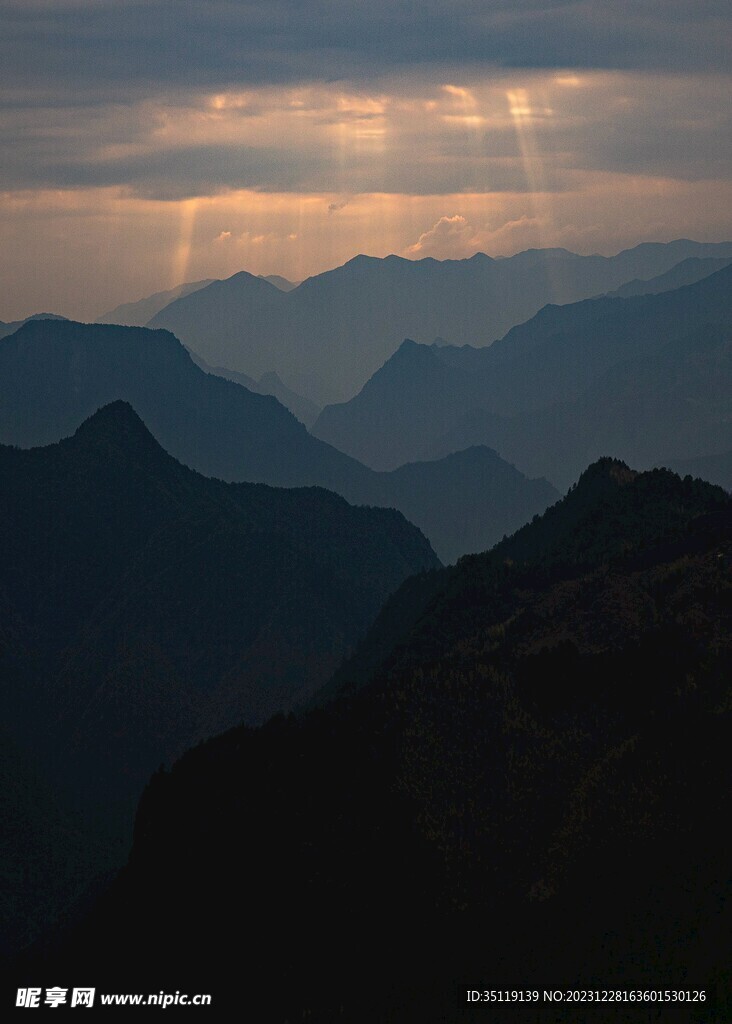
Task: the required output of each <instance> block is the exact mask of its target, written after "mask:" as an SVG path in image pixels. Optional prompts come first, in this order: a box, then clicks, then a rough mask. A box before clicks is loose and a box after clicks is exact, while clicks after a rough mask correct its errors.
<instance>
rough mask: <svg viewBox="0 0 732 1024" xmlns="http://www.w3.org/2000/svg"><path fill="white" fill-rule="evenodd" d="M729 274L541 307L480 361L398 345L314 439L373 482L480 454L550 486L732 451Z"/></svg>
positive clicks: (474, 352) (458, 351)
mask: <svg viewBox="0 0 732 1024" xmlns="http://www.w3.org/2000/svg"><path fill="white" fill-rule="evenodd" d="M731 336H732V266H727V267H725V268H723V269H722V270H719V271H717V272H716V273H714V274H711V275H709V276H708V277H705V278H704V279H703V280H700V281H698V282H696V283H695V284H692V285H688V286H686V287H684V288H679V289H675V290H673V291H669V292H664V293H662V294H658V295H644V296H635V297H629V298H614V299H613V298H606V297H602V298H595V299H589V300H584V301H582V302H579V303H574V304H570V305H566V306H547V307H545V308H544V309H542V310H541V311H540V312H539V313H538V314H537V315H536V316H535V317H533V318H532V319H531V320H529V321H527V323H525V324H522V325H520V326H518V327H515V328H513V329H512V330H511V331H509V333H508V334H507V335H506V336H505V338H503V339H502V340H500V341H498V342H496V343H495V344H494V345H492V346H491V347H490V348H487V349H476V348H472V347H470V346H465V347H463V348H455V347H444V346H431V347H426V346H419V345H415V344H414V343H411V342H405V343H404V344H403V345H402V347H401V348H400V349H399V351H398V352H397V353H396V354H395V355H394V356H393V357H392V358H391V359H390V360H389V361H387V363H386V364H385V365H384V366H383V367H382V368H381V369H380V370H379V371H378V373H377V374H375V375H374V377H373V378H372V379H371V380H370V381H369V382H368V383H367V384H366V386H365V387H364V388H363V389H362V390H361V392H360V393H359V394H358V395H357V396H356V397H355V398H354V399H352V400H351V401H350V402H347V403H344V404H342V405H336V406H330V407H326V408H325V409H324V410H323V412H322V413H321V415H320V417H319V418H318V420H317V421H316V423H315V424H314V426H313V433H315V434H316V435H317V436H318V437H321V438H322V439H323V440H326V441H328V442H329V443H331V444H333V445H335V446H336V447H338V448H340V449H341V450H342V451H345V452H347V453H349V454H351V455H353V456H354V457H356V458H359V459H361V460H363V461H364V462H367V463H368V464H369V465H371V466H373V467H375V468H377V469H390V468H392V467H393V466H395V465H398V464H399V463H400V462H404V461H408V460H413V459H418V458H426V457H428V456H429V455H432V456H433V457H440V456H443V455H445V454H446V452H448V451H450V450H459V449H461V448H464V447H466V446H468V445H474V444H486V445H489V446H490V447H493V448H495V449H496V450H497V451H498V452H499V453H500V454H501V455H502V456H503V457H504V458H506V459H508V460H509V461H510V462H513V463H515V464H516V466H518V467H519V468H520V469H521V470H523V471H524V472H526V473H528V474H530V475H541V476H546V477H547V478H548V479H550V480H552V481H553V482H554V483H555V484H557V485H558V486H560V487H566V486H568V485H569V483H571V481H572V479H574V478H575V477H576V475H577V473H578V472H580V470H581V468H582V466H583V465H586V464H587V463H588V462H589V461H592V460H593V459H595V458H598V457H599V456H600V455H601V454H602V453H603V452H607V451H611V452H613V453H615V454H617V455H618V456H622V457H626V458H628V459H631V461H634V462H635V463H636V464H640V465H642V466H652V465H655V464H657V463H658V462H659V461H661V460H662V459H665V458H670V457H671V456H675V457H676V458H684V457H692V456H696V455H704V454H707V453H712V452H715V451H720V450H724V449H725V448H726V447H727V446H729V445H730V444H731V443H732V435H731V433H730V432H731V430H732V428H731V427H730V421H729V415H728V408H729V405H728V396H729V393H730V388H731V386H732V376H731V375H730V338H731Z"/></svg>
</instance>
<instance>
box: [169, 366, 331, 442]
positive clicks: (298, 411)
mask: <svg viewBox="0 0 732 1024" xmlns="http://www.w3.org/2000/svg"><path fill="white" fill-rule="evenodd" d="M189 354H190V357H191V359H192V360H193V362H194V363H195V364H196V366H200V367H201V369H202V370H204V371H205V372H206V373H213V374H214V375H215V376H216V377H223V378H224V379H225V380H233V381H234V382H235V383H236V384H241V385H242V387H245V388H248V389H249V390H250V391H255V392H256V393H257V394H258V395H273V396H274V397H275V398H276V399H277V401H278V402H279V403H280V404H281V405H284V407H285V408H286V409H289V410H290V412H291V413H292V415H293V416H294V417H295V419H298V420H300V422H301V423H304V424H305V426H306V427H311V426H312V425H313V423H315V421H316V419H317V418H318V416H319V415H320V411H321V410H320V409H319V408H318V406H317V405H315V403H314V402H311V401H309V400H308V399H307V398H303V397H302V395H298V394H296V393H295V392H294V391H292V389H291V388H288V387H287V385H286V384H284V383H283V381H281V380H280V378H279V377H278V376H277V374H276V373H274V371H272V370H270V372H269V373H264V374H262V376H261V377H260V378H259V380H255V379H254V378H253V377H249V376H248V375H247V374H246V373H237V371H236V370H227V369H226V367H225V366H209V365H208V363H207V362H206V361H205V359H201V357H200V356H199V355H196V353H195V352H190V353H189Z"/></svg>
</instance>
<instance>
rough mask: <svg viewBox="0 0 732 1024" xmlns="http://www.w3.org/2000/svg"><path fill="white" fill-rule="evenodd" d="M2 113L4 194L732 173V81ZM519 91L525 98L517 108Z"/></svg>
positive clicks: (205, 95) (175, 99)
mask: <svg viewBox="0 0 732 1024" xmlns="http://www.w3.org/2000/svg"><path fill="white" fill-rule="evenodd" d="M382 85H383V88H382V89H381V90H380V91H379V92H377V93H374V92H372V91H365V92H363V93H357V92H354V91H353V90H352V89H351V88H346V87H345V86H344V85H343V83H339V82H334V83H330V84H319V85H309V86H305V85H299V86H297V87H295V88H290V87H281V86H277V87H274V86H273V87H261V88H256V89H255V88H250V89H248V90H246V91H242V90H240V89H234V88H229V89H224V90H219V91H216V92H199V91H190V92H187V93H185V94H181V95H176V96H166V95H160V96H155V97H146V98H144V99H142V100H140V101H139V102H137V101H136V102H134V103H130V104H128V105H125V104H109V105H98V106H93V107H86V106H84V105H83V104H80V105H71V104H69V105H66V106H63V105H58V104H57V105H54V106H50V107H48V106H44V105H40V106H37V107H29V106H28V105H27V104H25V103H15V104H13V103H12V101H10V100H8V101H6V104H5V107H4V109H3V108H0V131H1V132H2V136H3V143H4V145H3V147H2V149H1V150H0V189H5V190H13V189H27V188H62V189H73V188H91V187H94V188H99V187H115V186H116V187H119V188H120V189H122V190H125V191H128V192H131V193H133V194H135V195H140V196H146V197H149V198H166V199H169V200H176V199H180V198H186V197H200V196H212V195H219V194H222V193H225V192H227V191H235V190H238V189H249V188H253V189H262V190H265V191H269V192H280V191H293V192H303V193H321V194H322V193H323V192H328V193H335V194H336V198H335V199H334V200H333V202H332V203H331V204H330V206H331V209H330V213H336V212H338V210H340V209H343V207H344V205H345V204H346V203H347V202H349V201H350V197H352V196H354V195H357V194H359V193H364V192H369V193H373V192H384V193H401V194H413V195H436V194H452V193H455V192H471V193H477V192H483V193H495V192H503V191H509V192H514V191H524V192H530V191H536V190H537V189H540V190H546V191H549V192H553V193H554V192H560V191H564V190H566V189H567V188H571V187H573V181H572V175H573V174H574V173H576V172H578V171H594V170H605V171H617V172H620V173H628V174H633V175H638V174H643V175H653V176H664V177H673V178H680V179H685V180H690V181H695V180H701V179H704V178H706V179H709V178H714V177H716V178H722V179H726V178H728V177H729V168H730V166H732V110H731V109H730V107H729V103H728V102H727V99H728V96H729V91H730V88H732V77H730V76H729V75H713V76H677V75H663V76H659V75H629V74H623V73H620V72H612V73H610V72H593V73H590V72H583V73H582V74H579V73H574V74H572V75H568V74H567V73H566V72H561V73H555V72H533V73H531V74H527V73H521V74H519V73H518V72H514V73H504V74H502V75H498V74H497V73H494V74H493V75H491V76H487V77H485V78H482V79H480V80H478V79H472V80H471V81H470V87H469V88H468V87H467V86H462V85H455V84H453V83H447V85H449V88H448V87H446V86H445V85H444V84H443V85H440V84H435V83H434V82H432V81H428V80H425V79H424V78H420V77H416V76H415V75H412V76H411V77H409V78H406V79H404V80H401V79H400V80H394V81H389V82H384V83H382ZM517 97H521V102H520V103H519V102H518V101H517V99H516V98H517Z"/></svg>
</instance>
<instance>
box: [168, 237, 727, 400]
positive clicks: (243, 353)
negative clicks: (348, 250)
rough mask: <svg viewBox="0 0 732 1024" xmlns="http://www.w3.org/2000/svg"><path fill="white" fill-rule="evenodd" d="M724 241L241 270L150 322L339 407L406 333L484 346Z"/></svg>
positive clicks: (216, 358) (718, 253) (216, 362)
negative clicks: (277, 273) (271, 275)
mask: <svg viewBox="0 0 732 1024" xmlns="http://www.w3.org/2000/svg"><path fill="white" fill-rule="evenodd" d="M690 256H694V257H700V258H702V257H705V258H706V257H717V258H720V257H725V258H728V259H730V258H732V243H718V244H709V243H699V242H690V241H683V240H682V241H677V242H671V243H667V244H660V243H659V244H652V243H645V244H643V245H640V246H636V247H635V248H634V249H630V250H626V251H625V252H621V253H619V254H618V255H616V256H613V257H604V256H597V255H594V256H578V255H576V254H574V253H570V252H568V251H567V250H565V249H546V250H540V249H534V250H529V251H527V252H523V253H519V254H518V255H516V256H512V257H509V258H506V259H491V258H490V257H489V256H486V255H485V254H483V253H477V254H476V255H475V256H473V257H471V258H470V259H467V260H444V261H438V260H434V259H431V258H428V259H422V260H406V259H402V258H400V257H398V256H388V257H386V258H385V259H377V258H375V257H370V256H357V257H355V258H354V259H352V260H349V262H348V263H346V264H344V265H343V266H342V267H338V268H337V269H335V270H331V271H328V272H326V273H323V274H318V275H316V276H314V277H311V278H308V279H307V280H306V281H303V282H302V284H300V285H299V286H298V287H297V288H295V289H294V290H292V291H290V292H287V293H283V292H282V291H278V290H277V289H276V288H274V287H273V286H272V285H269V286H268V283H267V282H266V281H263V280H261V279H259V278H256V277H254V276H253V275H251V274H247V273H246V272H241V273H238V274H235V275H234V276H233V277H230V278H228V279H227V280H225V281H216V282H214V283H213V284H211V285H209V286H208V287H207V288H204V289H201V290H200V291H198V292H196V293H195V294H193V295H189V296H187V297H185V298H180V299H177V300H176V301H174V302H172V303H171V304H170V305H169V306H167V307H166V308H165V309H163V310H161V311H160V313H158V314H157V315H156V316H155V317H153V318H152V320H151V321H150V322H149V326H150V327H163V328H166V329H167V330H170V331H172V332H173V333H174V334H175V335H176V336H177V337H179V338H180V339H181V341H183V342H184V344H186V345H187V346H188V347H189V348H191V349H193V350H194V351H195V352H197V353H198V354H199V355H200V356H202V357H203V358H204V359H205V360H206V361H207V362H208V363H210V364H211V365H212V366H228V367H230V368H231V369H233V370H237V371H240V372H243V373H247V374H249V375H250V376H253V377H256V378H258V377H259V376H260V375H261V374H262V373H265V372H268V371H269V370H274V371H275V372H277V373H278V374H279V375H280V376H281V377H282V378H283V380H286V381H287V382H288V384H289V385H290V386H292V387H293V388H294V389H295V391H297V392H299V393H300V394H304V395H306V397H308V398H310V399H311V400H312V401H314V402H315V403H316V404H317V405H320V406H323V405H325V404H328V403H333V402H338V401H344V400H346V399H349V398H351V397H352V396H353V395H354V394H355V392H356V391H357V390H358V389H359V388H360V387H362V386H363V384H364V383H365V382H366V380H368V378H369V377H370V376H371V375H372V374H373V373H374V372H375V371H376V370H377V369H378V367H379V366H380V365H381V364H382V363H383V362H384V360H386V359H388V358H389V356H391V355H392V354H393V353H394V352H395V351H396V349H397V348H398V347H399V344H400V342H401V340H402V339H403V338H405V337H408V338H414V339H415V340H416V341H419V342H432V341H433V339H434V338H435V337H437V336H439V337H441V338H442V339H445V340H447V341H449V342H450V343H451V344H453V345H463V344H471V345H479V346H482V345H488V344H490V343H491V342H492V341H494V340H495V339H496V338H500V337H501V336H502V335H503V334H505V333H506V331H507V330H508V329H509V328H510V327H512V326H513V325H515V324H519V323H522V322H523V321H525V320H527V319H528V318H529V317H531V316H533V315H534V314H535V313H536V312H537V310H539V309H541V307H542V306H544V305H545V304H546V303H547V302H555V303H564V302H574V301H576V300H578V299H583V298H587V297H589V296H591V295H597V294H598V293H602V292H606V291H609V290H611V289H613V288H617V287H618V286H620V285H621V284H623V283H625V282H626V281H628V280H630V279H632V278H637V277H653V276H657V275H658V274H661V273H664V272H665V271H667V270H670V269H671V267H673V266H674V265H675V264H677V263H679V262H680V261H681V260H683V259H685V258H687V257H690Z"/></svg>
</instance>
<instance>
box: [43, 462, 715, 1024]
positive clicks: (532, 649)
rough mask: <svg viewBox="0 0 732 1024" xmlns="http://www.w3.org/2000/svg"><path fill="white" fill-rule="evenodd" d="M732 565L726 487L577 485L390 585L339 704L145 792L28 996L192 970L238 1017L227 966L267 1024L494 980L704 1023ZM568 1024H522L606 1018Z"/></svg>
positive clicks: (632, 482) (357, 1017)
mask: <svg viewBox="0 0 732 1024" xmlns="http://www.w3.org/2000/svg"><path fill="white" fill-rule="evenodd" d="M730 558H732V546H731V542H730V501H729V498H728V496H726V495H725V494H724V492H722V491H721V490H719V489H718V488H713V487H710V486H708V485H705V484H701V483H699V482H696V483H695V482H692V481H681V480H679V479H678V478H677V477H675V476H673V474H671V473H668V472H653V473H647V474H643V475H638V474H637V473H635V472H633V471H631V470H629V469H628V467H627V466H625V465H623V464H622V463H618V462H616V461H613V460H610V459H604V460H602V461H601V462H600V463H598V464H596V465H594V466H592V467H590V469H589V470H588V471H587V472H586V473H585V474H583V476H582V478H581V479H580V480H579V481H578V483H577V485H576V487H575V488H573V490H572V491H571V493H570V494H569V495H568V496H567V498H566V499H564V500H563V501H562V502H560V503H558V504H557V505H555V506H554V507H553V508H552V509H550V510H549V511H548V512H547V513H546V514H545V515H544V516H543V517H541V518H540V519H538V520H537V521H536V522H534V523H532V524H530V525H528V526H527V527H525V528H524V529H523V530H521V531H520V532H519V533H518V534H517V535H516V536H514V537H512V538H509V539H508V540H507V541H505V542H504V543H502V544H501V545H499V546H498V547H497V548H496V549H495V551H493V552H488V553H486V554H483V555H479V556H475V557H471V558H468V559H464V560H463V561H461V562H460V563H459V565H457V566H455V567H452V568H450V569H446V570H437V571H435V572H433V573H428V574H423V575H421V576H420V577H416V578H412V579H410V580H408V581H406V582H405V584H404V585H403V587H402V588H401V589H400V591H399V592H397V594H396V595H394V597H393V598H392V599H391V600H390V601H389V602H388V604H387V606H386V607H385V608H384V609H383V610H382V613H381V615H380V616H379V620H378V624H377V625H375V627H374V629H375V630H381V631H382V634H385V633H389V632H391V640H392V642H391V644H389V643H387V644H386V647H385V650H386V653H385V657H384V658H382V659H377V660H376V661H374V660H373V659H372V660H371V669H370V670H366V671H365V674H364V675H363V676H362V677H361V678H359V679H358V680H356V682H357V684H358V685H357V686H356V687H355V688H351V690H350V691H349V692H348V693H347V695H344V696H342V697H341V698H340V699H337V700H335V701H332V702H330V703H328V704H327V705H324V706H323V707H321V708H318V709H314V710H312V711H310V712H309V713H307V714H303V715H298V716H290V717H289V718H282V717H281V718H278V719H276V720H274V721H272V722H270V723H268V724H267V725H266V726H265V727H264V728H261V729H257V730H250V729H236V730H232V731H231V732H230V733H229V734H227V735H224V736H221V737H217V738H214V739H213V740H211V741H210V742H209V743H207V744H204V745H202V746H201V747H199V748H197V749H195V750H192V751H190V752H188V753H187V754H186V755H185V756H184V757H183V758H182V759H181V760H180V761H179V762H178V763H177V764H176V765H175V766H174V768H173V770H172V771H171V772H164V773H163V772H159V773H157V774H156V775H155V776H154V777H153V778H152V780H151V782H150V785H149V786H148V788H147V790H146V792H145V795H144V797H143V799H142V800H141V803H140V807H139V812H138V817H137V824H136V830H135V842H134V849H133V853H132V856H131V859H130V864H129V868H128V869H127V870H126V871H125V872H124V873H123V874H122V875H120V877H119V878H118V880H117V881H116V883H115V884H114V885H113V886H112V887H111V888H110V890H109V891H108V892H107V894H106V897H105V898H104V899H103V900H100V901H99V902H98V903H97V906H96V910H95V912H94V913H92V914H90V915H89V916H88V917H87V920H86V922H85V923H84V925H82V926H81V927H80V928H78V929H77V930H76V931H75V933H73V934H71V935H69V934H68V933H67V934H66V935H65V936H62V937H61V939H60V941H59V943H58V947H57V949H56V950H55V951H54V950H52V951H51V954H50V955H48V956H46V958H45V959H39V960H37V961H36V962H35V963H33V962H31V963H29V964H28V965H27V966H26V969H25V976H28V977H30V976H31V974H32V971H33V970H35V972H36V974H39V973H41V969H43V970H44V971H45V972H47V973H57V974H61V973H63V972H64V970H68V969H69V968H70V967H71V966H73V965H74V964H78V963H80V962H81V963H85V964H87V966H88V969H92V968H93V970H94V977H95V978H96V977H99V978H103V979H104V984H105V985H106V986H107V989H108V990H109V991H118V990H119V991H121V990H123V988H124V984H123V982H124V983H125V984H126V985H127V987H129V988H130V989H132V990H139V991H150V992H152V991H157V990H158V988H159V987H160V986H161V985H162V986H163V987H165V988H168V989H169V990H170V991H174V990H175V989H174V987H171V985H170V982H172V981H173V980H174V978H175V977H176V975H177V976H178V977H180V975H181V972H182V973H183V975H184V977H186V978H187V979H195V986H196V987H195V990H199V989H200V990H201V991H209V990H210V991H212V992H214V993H216V999H217V1002H218V1005H219V1006H227V1008H228V1007H229V1006H231V1008H232V1009H236V1008H240V1007H241V1005H242V998H243V996H242V988H241V984H240V983H239V981H238V977H239V976H238V974H237V965H241V963H242V962H245V963H246V964H247V979H248V980H247V989H246V996H245V997H244V998H245V999H246V1000H247V1001H248V1004H249V1005H252V1006H259V1005H261V1004H265V1005H266V1017H267V1018H268V1019H270V1020H273V1021H277V1022H284V1021H288V1020H289V1021H296V1020H303V1019H304V1020H313V1021H338V1020H343V1021H349V1022H352V1021H353V1022H358V1024H361V1022H368V1024H371V1022H374V1021H389V1022H391V1021H393V1022H395V1024H396V1022H399V1024H403V1022H420V1024H423V1022H425V1021H430V1022H431V1021H435V1022H437V1021H451V1022H452V1021H463V1020H464V1021H474V1020H475V1013H476V1005H475V1004H471V1003H469V1002H468V1000H467V999H466V993H467V991H468V990H471V989H473V988H477V989H478V990H481V991H482V990H483V989H484V988H485V987H486V986H485V981H483V980H481V981H480V982H477V980H476V976H477V977H478V978H482V977H483V974H484V972H485V971H486V964H489V965H490V967H489V973H490V982H489V985H490V987H491V988H494V990H498V991H501V990H503V991H505V990H506V989H509V990H510V989H512V988H522V989H524V990H525V988H526V981H527V980H528V979H530V982H529V988H535V989H538V990H539V991H540V992H541V991H542V990H545V989H546V990H548V991H557V989H558V988H560V989H561V990H562V991H566V989H565V988H563V986H565V985H569V986H570V987H573V986H574V984H575V983H574V982H564V981H562V982H561V983H560V982H559V981H558V979H564V978H568V977H569V978H571V977H574V976H576V977H581V978H582V979H583V981H582V982H581V983H577V984H578V985H580V986H581V987H583V988H584V987H586V989H588V990H590V991H592V990H594V989H595V988H598V987H599V988H600V989H602V988H605V989H607V990H611V991H613V990H617V989H625V990H637V989H657V988H658V987H659V986H660V988H661V989H666V988H674V987H675V986H676V985H678V984H679V982H678V978H679V977H682V978H687V977H688V978H693V979H694V981H693V982H691V981H689V982H688V983H687V982H684V984H685V985H686V984H690V985H691V986H692V988H697V989H700V990H704V991H705V992H706V993H707V994H706V998H705V1000H704V1001H703V1002H700V1003H699V1004H698V1006H693V1005H692V1004H688V1005H685V1006H684V1013H683V1019H684V1020H685V1021H712V1020H714V1021H717V1020H718V1021H720V1022H721V1021H722V1020H724V1019H725V1017H726V1016H727V1013H726V1009H725V1007H726V1005H727V993H728V992H729V987H728V984H727V982H728V978H729V955H730V952H731V949H730V928H729V925H730V908H729V901H728V900H726V899H725V893H726V889H727V879H728V875H729V864H728V856H727V850H726V826H727V822H728V820H729V814H730V811H731V810H732V805H731V804H732V802H731V800H730V795H731V792H732V791H731V790H730V787H729V786H728V785H725V784H724V780H726V779H727V777H728V773H729V729H730V707H732V703H731V701H730V697H731V696H732V692H731V689H730V685H731V684H730V676H729V671H728V665H729V658H730V654H731V653H732V648H731V640H730V638H731V637H732V630H730V609H731V608H732V604H730V581H729V565H730ZM394 616H396V619H397V621H396V622H395V621H394ZM369 642H371V643H372V645H373V637H371V638H369V640H368V641H367V643H369ZM359 654H360V651H359V652H357V655H356V657H355V658H354V660H353V662H351V663H350V665H347V666H345V667H344V670H343V673H342V677H343V678H344V679H345V681H346V682H347V681H348V677H349V675H350V674H351V672H352V671H353V670H354V669H358V668H359V667H360V668H363V667H364V661H365V660H366V661H368V660H369V659H368V658H367V659H363V658H361V659H360V660H359ZM700 850H703V851H704V855H703V856H702V857H700V853H699V851H700ZM253 880H255V882H256V884H253ZM181 893H185V899H184V900H182V899H181ZM222 908H225V912H224V914H223V916H222ZM232 920H236V921H245V922H246V927H243V928H242V929H240V931H239V932H237V937H236V941H234V942H232V939H231V928H230V923H231V921H232ZM313 922H317V936H318V940H317V942H315V941H313V928H314V924H313ZM560 939H561V941H560ZM575 972H576V975H575ZM521 978H523V979H524V982H523V983H522V982H521V981H520V980H519V979H521ZM133 979H134V983H133ZM189 987H190V988H191V989H194V982H193V981H192V982H191V983H190V986H189ZM565 1010H566V1007H564V1006H563V1007H562V1009H561V1011H560V1012H559V1013H557V1009H556V1006H554V1007H551V1010H550V1013H549V1014H548V1015H546V1014H544V1013H542V1012H541V1011H539V1012H538V1013H537V1014H535V1015H533V1016H534V1017H535V1019H537V1020H543V1019H545V1018H546V1019H547V1020H552V1021H556V1020H562V1021H565V1020H575V1019H576V1020H577V1021H579V1020H582V1021H586V1020H588V1019H591V1020H592V1021H598V1022H599V1024H608V1022H617V1020H618V1010H617V1006H616V1005H614V1004H613V1003H609V1002H604V1003H603V1002H599V1001H598V1002H597V1003H593V1009H592V1013H591V1015H589V1016H588V1014H587V1013H586V1012H585V1011H584V1009H583V1010H581V1011H580V1012H579V1013H578V1014H576V1015H575V1014H573V1013H570V1014H569V1015H568V1014H567V1013H566V1012H565ZM687 1010H690V1012H686V1011H687ZM697 1011H698V1012H697ZM529 1012H530V1011H529ZM526 1014H527V1007H526V1006H523V1005H522V1006H521V1008H520V1011H519V1012H518V1013H517V1014H516V1015H513V1014H510V1015H509V1016H506V1015H505V1014H501V1015H500V1018H499V1019H501V1020H504V1019H506V1020H507V1019H510V1018H512V1017H514V1016H515V1018H516V1019H517V1020H518V1019H526ZM530 1016H531V1013H530ZM529 1019H530V1018H529Z"/></svg>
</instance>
